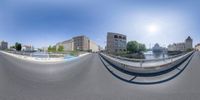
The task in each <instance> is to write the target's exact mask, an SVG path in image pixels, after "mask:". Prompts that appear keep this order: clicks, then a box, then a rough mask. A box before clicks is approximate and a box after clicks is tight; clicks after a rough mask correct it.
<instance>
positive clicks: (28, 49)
mask: <svg viewBox="0 0 200 100" xmlns="http://www.w3.org/2000/svg"><path fill="white" fill-rule="evenodd" d="M22 51H25V52H32V51H34V47H33V46H31V45H30V46H29V45H23V46H22Z"/></svg>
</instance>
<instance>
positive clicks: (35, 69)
mask: <svg viewBox="0 0 200 100" xmlns="http://www.w3.org/2000/svg"><path fill="white" fill-rule="evenodd" d="M199 73H200V53H199V52H196V53H195V54H194V56H193V59H192V60H191V62H190V64H189V65H188V67H187V68H186V69H185V70H184V71H183V72H182V73H181V74H180V75H179V76H178V77H176V78H175V79H173V80H170V81H168V82H165V83H161V84H155V85H137V84H130V83H126V82H124V81H121V80H119V79H117V78H116V77H114V76H113V75H112V74H111V73H110V72H109V71H108V70H107V69H106V68H105V66H104V65H103V63H102V62H101V60H100V59H99V56H98V55H97V54H90V55H87V56H85V57H83V58H81V59H77V60H74V61H71V62H65V63H56V64H42V63H36V62H28V61H22V60H19V59H16V58H13V57H10V56H7V55H5V54H2V53H0V100H199V99H200V74H199Z"/></svg>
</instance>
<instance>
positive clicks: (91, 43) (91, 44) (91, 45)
mask: <svg viewBox="0 0 200 100" xmlns="http://www.w3.org/2000/svg"><path fill="white" fill-rule="evenodd" d="M89 50H90V51H92V52H98V51H99V46H98V45H97V44H96V43H95V42H94V41H92V40H90V41H89Z"/></svg>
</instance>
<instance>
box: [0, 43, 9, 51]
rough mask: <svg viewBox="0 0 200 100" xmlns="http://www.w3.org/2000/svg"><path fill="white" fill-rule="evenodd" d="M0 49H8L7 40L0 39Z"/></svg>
mask: <svg viewBox="0 0 200 100" xmlns="http://www.w3.org/2000/svg"><path fill="white" fill-rule="evenodd" d="M0 49H1V50H5V49H8V42H5V41H1V42H0Z"/></svg>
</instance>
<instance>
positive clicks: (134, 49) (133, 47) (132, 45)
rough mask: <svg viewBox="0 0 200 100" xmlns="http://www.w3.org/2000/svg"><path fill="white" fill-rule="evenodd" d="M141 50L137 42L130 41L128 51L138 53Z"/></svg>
mask: <svg viewBox="0 0 200 100" xmlns="http://www.w3.org/2000/svg"><path fill="white" fill-rule="evenodd" d="M138 50H139V45H138V42H137V41H129V42H128V43H127V51H129V52H130V53H136V52H138Z"/></svg>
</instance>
